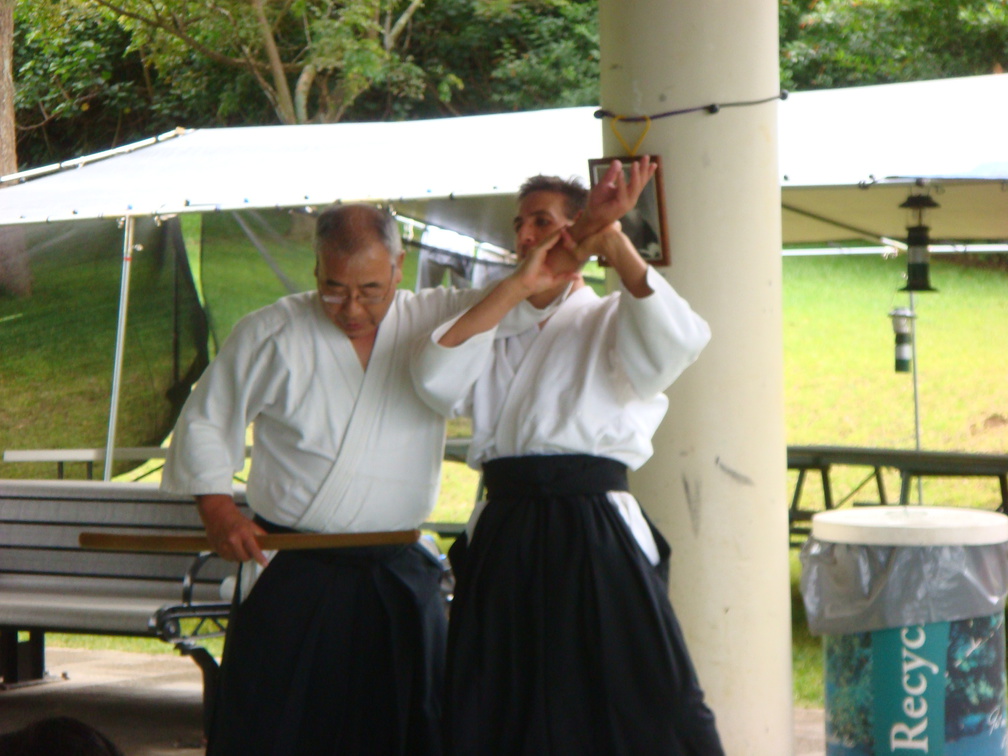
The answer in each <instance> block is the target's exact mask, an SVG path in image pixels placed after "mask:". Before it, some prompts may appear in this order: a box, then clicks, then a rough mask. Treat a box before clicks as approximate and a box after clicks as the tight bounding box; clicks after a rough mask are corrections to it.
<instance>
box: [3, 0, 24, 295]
mask: <svg viewBox="0 0 1008 756" xmlns="http://www.w3.org/2000/svg"><path fill="white" fill-rule="evenodd" d="M14 2H15V0H0V176H6V175H9V174H11V173H16V172H17V167H18V166H17V133H16V131H15V124H14ZM4 292H7V293H10V294H14V295H15V296H28V295H29V294H31V268H30V267H29V265H28V252H27V250H26V249H25V240H24V231H23V229H22V228H21V227H20V226H0V294H3V293H4Z"/></svg>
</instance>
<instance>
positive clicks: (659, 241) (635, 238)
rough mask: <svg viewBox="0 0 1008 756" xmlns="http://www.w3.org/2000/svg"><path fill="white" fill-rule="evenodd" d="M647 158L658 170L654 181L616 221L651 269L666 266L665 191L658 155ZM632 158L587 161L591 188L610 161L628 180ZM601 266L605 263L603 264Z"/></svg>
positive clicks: (606, 168) (652, 180)
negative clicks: (617, 161)
mask: <svg viewBox="0 0 1008 756" xmlns="http://www.w3.org/2000/svg"><path fill="white" fill-rule="evenodd" d="M638 157H640V156H638ZM650 157H651V162H653V163H656V164H657V166H658V170H657V171H655V175H654V178H653V179H651V180H650V181H649V182H648V183H647V186H645V187H644V191H643V192H641V196H640V199H638V200H637V206H636V207H635V208H633V209H632V210H631V211H630V212H628V213H627V214H626V215H624V216H623V217H622V218H620V224H621V225H622V227H623V233H624V234H626V235H627V236H628V237H629V239H630V241H631V242H633V245H634V246H635V247H637V251H638V252H640V254H641V257H643V258H644V259H645V260H646V261H647V262H649V263H651V264H652V265H654V266H660V265H668V264H669V243H668V231H667V230H666V228H665V192H664V189H663V186H662V170H661V158H660V157H659V156H658V155H651V156H650ZM635 159H636V158H631V157H607V158H593V159H591V160H589V161H588V176H589V178H590V180H591V185H592V186H595V184H597V183H598V182H599V181H601V180H602V177H603V176H605V174H606V171H607V170H609V164H610V163H612V161H613V160H619V161H620V162H622V163H623V176H624V177H625V178H627V179H629V177H630V164H631V163H632V162H633V161H634V160H635ZM603 264H605V263H604V262H603Z"/></svg>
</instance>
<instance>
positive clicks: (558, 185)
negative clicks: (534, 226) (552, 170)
mask: <svg viewBox="0 0 1008 756" xmlns="http://www.w3.org/2000/svg"><path fill="white" fill-rule="evenodd" d="M533 192H556V193H557V194H562V195H563V196H564V212H565V213H566V214H567V217H568V218H571V219H573V218H575V217H576V216H577V215H578V213H580V212H581V211H582V210H584V209H585V205H587V204H588V190H587V189H586V188H585V185H584V184H582V183H581V180H580V179H579V178H577V177H576V176H572V177H571V178H569V179H562V178H560V177H559V176H543V175H542V174H540V175H538V176H533V177H532V178H530V179H528V180H527V181H526V182H525V183H524V184H522V185H521V188H519V189H518V201H519V202H521V201H522V200H523V199H525V198H526V197H527V196H528V195H530V194H532V193H533Z"/></svg>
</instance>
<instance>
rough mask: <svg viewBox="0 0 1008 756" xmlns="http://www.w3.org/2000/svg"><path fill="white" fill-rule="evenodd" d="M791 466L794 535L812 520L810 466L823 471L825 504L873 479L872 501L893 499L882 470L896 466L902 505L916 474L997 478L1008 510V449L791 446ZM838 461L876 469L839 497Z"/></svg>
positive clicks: (832, 504)
mask: <svg viewBox="0 0 1008 756" xmlns="http://www.w3.org/2000/svg"><path fill="white" fill-rule="evenodd" d="M787 464H788V469H791V470H797V471H798V478H797V481H796V482H795V488H794V492H793V493H792V496H791V504H790V509H789V516H788V519H789V522H790V525H791V533H792V535H807V533H808V527H807V525H805V524H804V523H807V522H808V521H810V520H811V519H812V515H813V514H815V510H811V509H805V508H802V506H801V500H802V493H803V492H804V486H805V478H806V476H807V474H808V473H809V472H810V471H813V472H818V473H819V477H820V481H821V483H822V493H823V506H824V507H825V508H826V509H833V508H834V507H838V506H841V505H842V504H844V503H846V502H847V501H849V500H850V499H851V498H852V497H853V496H854V495H855V494H857V493H858V491H860V490H861V489H862V488H863V487H864V486H865V485H866V484H868V483H869V482H870V481H874V483H875V493H876V498H875V500H874V502H873V503H878V504H888V503H889V497H888V496H887V494H886V489H885V482H884V480H883V477H882V470H883V469H884V468H889V469H893V470H897V471H898V472H899V475H900V492H899V499H898V503H899V504H908V503H909V502H910V488H911V485H912V483H913V480H914V479H920V478H925V477H960V478H976V477H988V478H994V479H996V480H997V481H998V484H999V487H1000V493H1001V503H1000V504H999V505H998V507H997V511H999V512H1008V454H974V453H972V452H954V451H924V450H918V449H887V448H880V447H874V446H789V447H788V449H787ZM837 466H851V467H867V468H871V472H870V473H869V474H868V476H867V477H866V478H865V479H864V480H863V481H862V482H861V483H860V484H859V485H857V486H855V487H854V488H853V489H852V490H851V491H850V492H849V493H848V494H847V495H846V496H845V497H843V498H842V499H840V500H839V501H837V500H836V498H835V497H834V493H833V484H832V481H831V478H830V473H831V470H832V469H833V468H834V467H837Z"/></svg>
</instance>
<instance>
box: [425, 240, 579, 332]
mask: <svg viewBox="0 0 1008 756" xmlns="http://www.w3.org/2000/svg"><path fill="white" fill-rule="evenodd" d="M575 246H576V245H575V243H574V241H573V239H571V237H570V235H569V234H568V233H567V229H560V230H559V231H558V232H557V233H555V234H552V235H550V236H549V237H548V238H547V239H545V240H544V241H543V242H542V243H541V244H539V245H538V246H537V247H535V248H534V249H533V250H532V251H531V252H529V254H528V255H526V257H525V259H524V260H522V262H521V264H520V265H519V266H518V267H517V268H516V269H515V271H514V272H513V273H512V274H511V275H510V276H508V277H507V278H505V279H503V280H502V281H501V282H500V283H498V284H497V285H496V286H495V287H494V288H493V289H491V290H490V293H489V294H487V295H486V297H484V298H483V299H482V300H481V301H480V302H478V303H477V304H475V305H473V306H472V307H471V308H470V309H469V310H468V311H466V313H465V314H464V315H462V317H460V318H459V319H458V320H457V321H455V323H454V324H453V325H452V327H451V328H449V329H448V330H447V331H446V332H445V333H444V335H443V336H441V338H440V339H438V344H440V345H441V346H445V347H453V346H458V345H459V344H462V343H464V342H466V341H468V340H469V339H470V338H472V337H473V336H475V335H476V334H479V333H485V332H486V331H489V330H490V329H492V328H496V327H497V325H498V324H499V323H500V322H501V320H503V319H504V316H505V315H507V314H508V313H509V312H510V311H511V310H512V309H513V308H514V307H515V306H516V305H518V303H519V302H523V301H524V300H526V299H528V298H529V297H531V296H532V295H534V294H538V293H540V292H543V291H548V290H549V289H551V288H553V287H555V286H558V285H559V284H562V283H568V282H570V281H573V280H575V279H576V278H577V277H578V275H579V274H578V271H577V269H574V270H562V271H558V270H557V269H556V268H554V267H552V266H551V265H550V264H549V262H548V260H547V253H548V252H550V253H551V250H562V251H564V253H565V254H568V255H572V254H573V249H574V247H575Z"/></svg>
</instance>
